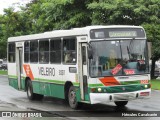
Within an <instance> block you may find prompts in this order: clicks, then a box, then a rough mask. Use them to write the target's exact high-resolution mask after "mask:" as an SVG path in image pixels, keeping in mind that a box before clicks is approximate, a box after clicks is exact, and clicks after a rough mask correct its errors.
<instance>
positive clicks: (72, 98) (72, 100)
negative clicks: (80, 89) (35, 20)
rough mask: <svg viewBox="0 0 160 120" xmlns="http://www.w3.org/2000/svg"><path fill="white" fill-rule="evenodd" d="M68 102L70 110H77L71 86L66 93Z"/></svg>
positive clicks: (73, 89) (74, 93)
mask: <svg viewBox="0 0 160 120" xmlns="http://www.w3.org/2000/svg"><path fill="white" fill-rule="evenodd" d="M68 102H69V106H70V107H71V108H72V109H77V108H78V102H77V100H76V92H75V88H74V87H73V86H71V87H70V88H69V92H68Z"/></svg>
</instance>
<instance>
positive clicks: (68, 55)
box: [63, 38, 77, 64]
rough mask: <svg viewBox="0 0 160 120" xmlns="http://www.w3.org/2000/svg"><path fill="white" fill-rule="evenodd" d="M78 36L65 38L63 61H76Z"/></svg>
mask: <svg viewBox="0 0 160 120" xmlns="http://www.w3.org/2000/svg"><path fill="white" fill-rule="evenodd" d="M76 57H77V53H76V38H64V40H63V62H64V63H65V64H68V63H76Z"/></svg>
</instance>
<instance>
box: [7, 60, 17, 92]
mask: <svg viewBox="0 0 160 120" xmlns="http://www.w3.org/2000/svg"><path fill="white" fill-rule="evenodd" d="M8 80H9V85H10V86H12V87H14V88H15V89H18V77H17V75H16V63H8Z"/></svg>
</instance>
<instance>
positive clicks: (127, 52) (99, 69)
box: [90, 39, 149, 77]
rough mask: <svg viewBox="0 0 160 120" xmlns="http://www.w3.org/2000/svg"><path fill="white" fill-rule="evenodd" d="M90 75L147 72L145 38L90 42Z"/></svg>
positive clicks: (100, 75)
mask: <svg viewBox="0 0 160 120" xmlns="http://www.w3.org/2000/svg"><path fill="white" fill-rule="evenodd" d="M91 46H92V51H93V57H92V59H90V75H91V77H102V76H116V75H133V74H144V73H148V72H149V71H148V55H147V48H146V40H135V39H130V40H115V41H94V42H91Z"/></svg>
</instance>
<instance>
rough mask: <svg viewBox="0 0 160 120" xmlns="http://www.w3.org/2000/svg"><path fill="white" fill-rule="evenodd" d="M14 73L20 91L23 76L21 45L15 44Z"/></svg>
mask: <svg viewBox="0 0 160 120" xmlns="http://www.w3.org/2000/svg"><path fill="white" fill-rule="evenodd" d="M16 71H17V77H18V89H19V90H20V89H22V74H23V43H22V42H18V43H16Z"/></svg>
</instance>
